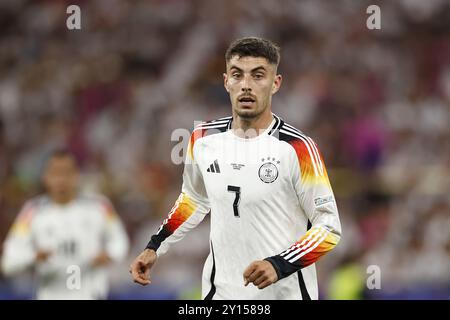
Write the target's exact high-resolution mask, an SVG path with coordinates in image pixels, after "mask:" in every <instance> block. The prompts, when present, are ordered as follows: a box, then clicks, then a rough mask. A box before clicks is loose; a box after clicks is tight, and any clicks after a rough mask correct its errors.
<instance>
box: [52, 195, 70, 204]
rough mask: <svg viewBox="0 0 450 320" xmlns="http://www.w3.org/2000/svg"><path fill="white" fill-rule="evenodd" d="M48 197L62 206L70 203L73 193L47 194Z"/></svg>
mask: <svg viewBox="0 0 450 320" xmlns="http://www.w3.org/2000/svg"><path fill="white" fill-rule="evenodd" d="M49 197H50V199H51V200H52V201H53V202H54V203H55V204H57V205H60V206H64V205H67V204H69V203H71V202H72V201H73V200H74V199H75V194H70V195H65V196H61V195H52V194H49Z"/></svg>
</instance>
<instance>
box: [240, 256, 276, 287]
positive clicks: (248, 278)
mask: <svg viewBox="0 0 450 320" xmlns="http://www.w3.org/2000/svg"><path fill="white" fill-rule="evenodd" d="M277 280H278V275H277V272H276V271H275V269H274V267H273V266H272V264H271V263H270V262H269V261H266V260H261V261H254V262H252V263H251V264H250V265H249V266H248V267H247V269H245V271H244V285H245V286H247V285H248V284H249V283H253V284H254V285H255V286H257V287H258V289H264V288H265V287H268V286H270V285H271V284H272V283H275V282H277Z"/></svg>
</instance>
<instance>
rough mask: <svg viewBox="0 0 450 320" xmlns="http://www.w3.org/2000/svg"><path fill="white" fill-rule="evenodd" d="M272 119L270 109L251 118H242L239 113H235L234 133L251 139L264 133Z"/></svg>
mask: <svg viewBox="0 0 450 320" xmlns="http://www.w3.org/2000/svg"><path fill="white" fill-rule="evenodd" d="M272 121H273V115H272V112H271V111H270V110H268V111H267V112H264V113H262V114H261V115H259V116H258V117H255V118H251V119H248V118H242V117H239V116H238V115H237V114H234V116H233V123H232V130H233V133H234V134H235V135H236V136H238V137H240V138H246V139H251V138H255V137H257V136H259V135H260V134H262V133H263V132H264V131H265V130H266V129H267V128H268V127H269V125H270V124H271V123H272Z"/></svg>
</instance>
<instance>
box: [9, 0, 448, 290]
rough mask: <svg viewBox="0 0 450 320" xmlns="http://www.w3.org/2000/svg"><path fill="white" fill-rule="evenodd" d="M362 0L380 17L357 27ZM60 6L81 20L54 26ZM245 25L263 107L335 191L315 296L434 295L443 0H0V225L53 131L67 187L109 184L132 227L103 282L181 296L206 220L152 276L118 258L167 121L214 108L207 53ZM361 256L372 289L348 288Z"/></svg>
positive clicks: (156, 192) (149, 200) (225, 110)
mask: <svg viewBox="0 0 450 320" xmlns="http://www.w3.org/2000/svg"><path fill="white" fill-rule="evenodd" d="M374 3H377V4H379V5H380V8H381V14H382V20H381V21H382V28H381V30H368V29H367V28H366V19H367V17H368V15H367V14H366V8H367V6H368V5H370V4H374ZM69 4H78V5H79V6H80V7H81V13H82V30H74V31H69V30H67V28H66V18H67V14H66V7H67V6H68V5H69ZM249 35H257V36H263V37H267V38H269V39H272V40H273V41H275V42H277V43H278V44H279V45H280V46H281V49H282V60H281V66H280V72H281V73H282V74H283V76H284V82H283V86H282V89H281V91H280V92H279V93H278V94H277V95H276V96H275V97H274V100H273V110H274V112H275V113H277V114H278V115H280V116H281V117H282V118H284V119H285V120H286V121H288V122H289V123H291V124H292V125H294V126H296V127H298V128H299V129H301V130H302V131H304V132H305V133H307V134H308V135H310V136H312V137H313V138H314V139H315V140H316V142H317V143H318V145H319V146H320V147H321V151H322V153H323V154H324V157H325V161H326V164H327V167H328V171H329V176H330V179H331V182H332V185H333V187H334V191H335V194H336V196H337V199H338V207H339V209H340V216H341V222H342V226H343V234H344V237H343V240H342V241H341V243H340V244H339V245H338V247H337V248H336V250H335V251H334V252H332V253H331V254H330V255H329V256H327V257H325V258H324V259H323V260H321V261H320V262H319V263H318V272H319V284H320V286H321V296H322V298H326V299H340V298H343V299H360V298H368V299H380V298H444V299H449V298H450V232H449V230H450V194H449V190H450V174H449V172H450V143H449V142H450V125H449V123H450V41H449V39H450V3H449V2H448V1H445V0H428V1H419V0H400V1H348V0H340V1H322V0H321V1H312V0H307V1H297V0H283V1H272V0H267V1H266V0H261V1H259V0H258V1H257V0H248V1H216V0H214V1H210V0H195V1H177V0H170V1H163V0H159V1H158V0H150V1H135V0H133V1H120V0H100V1H87V0H86V1H70V2H67V1H57V0H53V1H51V0H48V1H26V0H4V1H1V2H0V241H3V239H4V238H5V236H6V233H7V231H8V228H9V227H10V225H11V223H12V221H13V219H14V218H15V216H16V215H17V213H18V211H19V209H20V207H21V206H22V204H23V203H24V201H25V200H26V199H28V198H29V197H31V196H34V195H36V194H38V193H39V192H41V191H42V190H41V186H40V183H39V175H40V170H41V167H42V162H43V160H44V159H45V155H46V154H47V153H48V152H49V151H50V150H51V149H52V148H54V147H56V146H61V145H67V146H69V147H70V149H71V150H72V151H74V152H75V154H76V156H77V157H78V159H79V160H80V163H81V164H82V170H83V176H82V178H83V179H82V181H83V183H82V189H83V190H88V191H97V192H102V193H103V194H105V195H106V196H108V197H109V198H110V199H111V200H112V202H113V203H114V205H115V207H116V209H117V211H118V212H119V214H120V216H121V217H122V219H123V221H124V222H125V224H126V227H127V231H128V233H129V235H130V238H131V241H132V245H133V247H132V250H131V252H130V255H129V259H128V261H126V262H124V264H123V265H120V266H115V267H114V269H113V270H112V271H113V289H112V292H111V298H112V299H128V298H137V299H140V298H157V299H179V298H195V297H198V295H199V286H200V276H201V270H202V266H203V261H204V259H205V257H206V255H207V251H208V248H209V247H208V241H207V237H208V225H207V223H203V224H202V225H201V226H200V227H199V228H198V229H197V230H195V231H194V232H193V233H192V234H190V235H189V236H188V238H189V239H185V240H186V241H182V242H180V243H178V244H177V245H176V246H175V247H174V248H173V250H172V251H171V252H169V253H168V254H167V255H166V256H164V257H163V258H162V259H161V260H160V261H159V262H158V264H157V267H156V269H155V270H154V273H153V274H154V284H153V285H152V286H150V287H147V288H145V289H142V288H140V287H137V286H136V285H135V284H133V283H132V281H131V279H130V277H129V274H128V265H129V263H130V261H131V259H132V258H133V257H134V256H135V255H136V254H137V253H139V252H140V251H141V250H142V249H143V248H144V247H145V245H146V243H147V241H148V240H149V237H150V235H151V234H153V233H154V232H155V231H156V228H157V227H158V225H159V223H160V222H161V220H162V218H163V217H164V216H165V215H166V214H167V212H168V210H169V209H170V208H171V206H172V204H173V202H174V201H175V200H176V198H177V195H178V193H179V191H180V188H181V173H182V165H175V164H173V163H172V162H171V152H172V148H173V146H174V145H175V144H176V143H177V141H171V133H172V131H173V130H174V129H176V128H186V129H188V130H190V129H192V127H193V124H194V121H196V120H197V121H198V120H210V119H214V118H217V117H222V116H226V115H229V114H230V103H229V99H228V96H227V93H226V91H225V90H224V88H223V85H222V81H223V80H222V73H223V71H224V52H225V50H226V48H227V46H228V44H229V43H230V41H232V40H234V39H235V38H237V37H242V36H249ZM205 222H206V221H205ZM369 265H377V266H379V267H380V270H381V276H382V282H381V285H382V287H381V290H368V289H367V288H366V278H367V276H368V275H367V273H366V268H367V266H369ZM24 279H29V278H20V279H16V280H10V279H6V278H2V277H1V276H0V299H2V298H3V299H10V298H26V297H28V296H29V292H30V289H31V287H30V285H29V281H27V280H24Z"/></svg>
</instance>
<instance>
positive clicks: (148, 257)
mask: <svg viewBox="0 0 450 320" xmlns="http://www.w3.org/2000/svg"><path fill="white" fill-rule="evenodd" d="M156 258H157V255H156V252H155V251H154V250H151V249H145V250H144V251H142V253H141V254H140V255H139V256H138V257H137V258H136V259H134V261H133V263H132V264H131V265H130V273H131V275H132V277H133V280H134V282H136V283H139V284H141V285H143V286H146V285H148V284H149V283H150V282H151V281H150V269H151V268H152V267H153V265H154V264H155V262H156Z"/></svg>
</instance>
